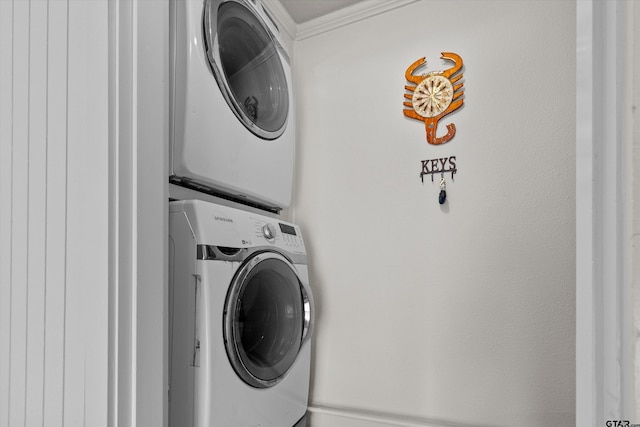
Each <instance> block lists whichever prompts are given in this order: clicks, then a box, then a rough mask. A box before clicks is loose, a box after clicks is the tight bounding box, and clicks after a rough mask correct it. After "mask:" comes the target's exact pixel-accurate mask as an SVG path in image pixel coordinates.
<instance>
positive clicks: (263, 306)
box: [224, 252, 311, 388]
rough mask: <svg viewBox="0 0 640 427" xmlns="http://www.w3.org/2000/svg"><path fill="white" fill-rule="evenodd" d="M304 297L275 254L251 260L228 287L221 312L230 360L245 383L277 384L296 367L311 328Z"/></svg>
mask: <svg viewBox="0 0 640 427" xmlns="http://www.w3.org/2000/svg"><path fill="white" fill-rule="evenodd" d="M310 315H311V314H310V302H309V295H308V293H307V291H306V290H305V288H304V286H303V285H302V282H301V281H300V278H299V277H298V275H297V273H296V271H295V269H294V267H293V266H292V265H291V264H290V263H289V261H288V260H287V259H286V258H284V257H283V256H281V255H279V254H277V253H275V252H264V253H260V254H258V255H255V256H254V257H253V258H250V259H249V260H248V261H247V262H246V263H245V264H244V265H243V266H242V267H241V268H240V270H239V271H238V273H237V274H236V277H235V278H234V281H233V282H232V284H231V286H230V288H229V292H228V294H227V300H226V303H225V313H224V335H225V336H224V340H225V346H226V350H227V355H228V356H229V360H230V361H231V364H232V366H233V368H234V370H235V371H236V373H237V374H238V375H239V376H240V378H242V379H243V380H244V381H245V382H246V383H247V384H249V385H251V386H254V387H259V388H265V387H271V386H273V385H275V384H277V383H278V382H279V381H280V380H281V379H282V378H283V377H284V376H285V374H286V373H287V372H288V371H289V369H290V368H291V366H292V365H293V363H294V362H295V360H296V358H297V356H298V352H299V350H300V347H301V345H302V343H303V342H304V340H305V339H306V338H307V335H308V332H309V325H310V322H309V321H310Z"/></svg>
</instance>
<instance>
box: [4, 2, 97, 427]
mask: <svg viewBox="0 0 640 427" xmlns="http://www.w3.org/2000/svg"><path fill="white" fill-rule="evenodd" d="M107 18H108V10H107V1H91V2H84V1H44V0H34V1H30V2H27V1H15V2H9V1H1V2H0V426H2V427H5V426H6V427H18V426H43V425H46V426H74V427H75V426H83V425H86V426H92V427H93V426H104V425H106V424H107V374H108V370H107V363H108V360H107V356H108V348H107V344H108V339H107V338H108V335H107V334H108V279H109V277H108V229H109V227H108V208H109V205H108V185H109V183H108V179H107V178H108V157H109V155H108V154H109V153H108V144H107V141H108V74H107V73H108V67H107V65H108V56H107V53H108V38H107V34H108V31H107Z"/></svg>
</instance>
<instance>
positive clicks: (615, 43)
mask: <svg viewBox="0 0 640 427" xmlns="http://www.w3.org/2000/svg"><path fill="white" fill-rule="evenodd" d="M626 6H627V3H626V2H625V1H624V0H617V1H611V2H600V1H593V0H585V1H579V2H577V80H576V82H577V114H576V126H577V127H576V139H577V141H576V142H577V146H576V162H577V163H576V238H577V242H576V268H577V271H576V277H577V283H576V285H577V286H576V425H577V426H580V427H584V426H590V427H597V426H601V425H604V423H605V422H606V421H607V420H615V419H625V417H628V416H629V414H630V412H629V408H627V407H626V403H625V402H626V399H625V398H624V392H625V388H626V387H627V384H626V382H627V379H625V378H626V377H629V376H630V375H631V370H630V369H629V367H628V366H627V365H626V364H625V360H627V359H628V351H629V348H630V347H629V346H630V343H629V339H630V337H629V336H626V335H625V331H626V330H627V329H626V328H625V326H624V322H625V321H626V320H625V316H626V314H625V313H627V312H628V307H627V305H628V304H629V298H626V295H627V292H626V288H627V286H628V283H627V281H628V274H627V273H626V269H627V267H628V263H629V251H628V247H627V245H626V236H627V233H628V221H629V214H628V212H627V204H626V202H625V195H626V192H627V182H628V181H627V168H626V163H625V155H626V146H627V143H628V141H627V138H626V137H627V135H628V132H627V126H628V123H627V122H626V111H625V107H626V104H625V102H626V100H625V91H624V83H625V77H624V76H625V72H626V67H627V58H626V49H625V37H626V32H627V30H628V29H627V25H626V24H627V22H626V20H625V7H626Z"/></svg>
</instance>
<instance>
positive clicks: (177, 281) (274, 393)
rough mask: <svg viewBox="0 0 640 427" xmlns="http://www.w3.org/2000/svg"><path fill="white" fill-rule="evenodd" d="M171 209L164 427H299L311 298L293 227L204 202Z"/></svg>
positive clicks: (306, 380)
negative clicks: (166, 426)
mask: <svg viewBox="0 0 640 427" xmlns="http://www.w3.org/2000/svg"><path fill="white" fill-rule="evenodd" d="M169 211H170V214H169V257H170V267H169V271H170V274H169V277H170V279H169V289H170V294H169V310H170V313H169V325H170V326H169V347H170V362H169V366H170V372H169V377H170V384H169V395H170V397H169V426H170V427H184V426H193V427H221V426H224V427H254V426H261V427H291V426H296V427H302V426H306V425H307V422H306V420H307V418H306V411H307V402H308V394H309V376H310V363H311V356H310V352H311V342H310V337H311V334H312V329H313V297H312V293H311V290H310V288H309V281H308V271H307V257H306V251H305V246H304V242H303V240H302V235H301V234H300V228H299V227H298V226H297V225H294V224H290V223H287V222H283V221H279V220H277V219H274V218H269V217H265V216H263V215H257V214H254V213H250V212H247V211H241V210H237V209H233V208H229V207H225V206H220V205H216V204H212V203H207V202H203V201H179V202H171V203H170V209H169Z"/></svg>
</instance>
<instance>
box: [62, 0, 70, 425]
mask: <svg viewBox="0 0 640 427" xmlns="http://www.w3.org/2000/svg"><path fill="white" fill-rule="evenodd" d="M65 5H66V10H65V12H66V14H67V16H66V20H67V26H66V34H65V37H66V38H65V43H66V46H65V53H66V56H65V63H66V64H65V87H66V97H65V100H64V111H65V125H64V164H65V168H64V285H63V291H62V295H63V297H62V301H63V303H62V307H63V308H62V312H63V313H64V315H63V318H62V331H63V334H62V336H63V339H62V360H63V363H62V391H63V392H62V425H63V426H64V425H65V414H66V411H65V408H66V406H67V405H66V399H65V398H66V393H65V390H66V389H67V386H66V379H67V313H68V310H67V297H68V296H67V277H68V275H67V273H68V271H67V270H68V260H67V253H68V248H69V243H68V237H69V27H70V21H69V16H70V13H69V9H70V7H69V0H67V1H66V2H65Z"/></svg>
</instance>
